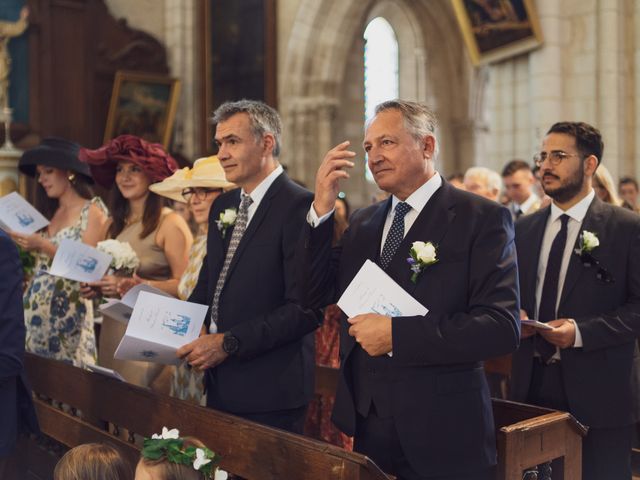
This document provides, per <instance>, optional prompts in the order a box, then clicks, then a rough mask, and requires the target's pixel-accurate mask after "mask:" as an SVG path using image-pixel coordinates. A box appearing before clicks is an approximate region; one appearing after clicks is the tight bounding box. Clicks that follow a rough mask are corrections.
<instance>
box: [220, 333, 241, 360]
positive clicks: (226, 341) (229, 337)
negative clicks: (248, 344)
mask: <svg viewBox="0 0 640 480" xmlns="http://www.w3.org/2000/svg"><path fill="white" fill-rule="evenodd" d="M238 348H240V341H239V340H238V337H236V336H234V335H233V334H232V333H231V332H224V336H223V337H222V350H224V351H225V353H226V354H228V355H234V354H235V353H236V352H237V351H238Z"/></svg>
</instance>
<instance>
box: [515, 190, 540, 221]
mask: <svg viewBox="0 0 640 480" xmlns="http://www.w3.org/2000/svg"><path fill="white" fill-rule="evenodd" d="M539 201H540V199H539V198H538V196H537V195H536V194H535V193H533V192H531V195H529V198H527V199H526V200H525V201H524V202H522V204H520V205H518V204H517V203H516V202H513V213H514V215H515V214H517V213H518V210H520V211H521V212H522V214H523V215H525V214H527V213H529V210H531V207H533V205H534V204H535V203H536V202H539Z"/></svg>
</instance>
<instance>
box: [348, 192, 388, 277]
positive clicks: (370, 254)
mask: <svg viewBox="0 0 640 480" xmlns="http://www.w3.org/2000/svg"><path fill="white" fill-rule="evenodd" d="M391 203H392V202H391V197H389V198H388V199H387V200H385V201H384V202H381V203H379V204H378V206H377V208H376V209H375V210H374V212H373V214H372V215H371V217H370V218H368V219H366V220H364V221H363V222H362V224H361V225H360V229H359V232H358V240H357V242H356V245H360V246H361V247H362V253H363V259H362V261H361V262H360V265H358V269H360V267H361V266H362V264H363V263H364V261H365V260H366V259H369V260H371V261H372V262H375V263H378V261H379V260H380V250H381V249H382V232H383V230H384V222H385V220H386V219H387V215H388V214H389V210H390V209H391Z"/></svg>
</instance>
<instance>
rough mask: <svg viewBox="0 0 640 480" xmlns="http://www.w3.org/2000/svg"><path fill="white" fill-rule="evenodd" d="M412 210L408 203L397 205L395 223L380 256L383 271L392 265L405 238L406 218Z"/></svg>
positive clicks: (392, 224)
mask: <svg viewBox="0 0 640 480" xmlns="http://www.w3.org/2000/svg"><path fill="white" fill-rule="evenodd" d="M409 210H411V205H409V204H408V203H406V202H399V203H398V204H397V205H396V211H395V214H394V216H393V222H392V223H391V228H390V229H389V233H387V239H386V240H385V241H384V247H382V254H381V255H380V266H381V267H382V269H383V270H386V269H387V267H388V266H389V263H391V259H392V258H393V255H394V254H395V253H396V250H397V249H398V247H399V246H400V243H401V242H402V239H403V238H404V217H405V215H406V214H407V213H408V212H409Z"/></svg>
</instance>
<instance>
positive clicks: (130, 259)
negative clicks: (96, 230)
mask: <svg viewBox="0 0 640 480" xmlns="http://www.w3.org/2000/svg"><path fill="white" fill-rule="evenodd" d="M96 248H97V249H98V250H100V251H101V252H104V253H106V254H108V255H111V258H112V260H111V265H110V266H111V267H112V268H113V269H114V270H130V271H131V272H133V271H134V270H135V269H136V268H138V267H139V266H140V259H139V258H138V255H137V254H136V252H135V250H133V248H131V245H129V243H127V242H120V241H119V240H113V239H110V240H103V241H102V242H98V244H97V245H96Z"/></svg>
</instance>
